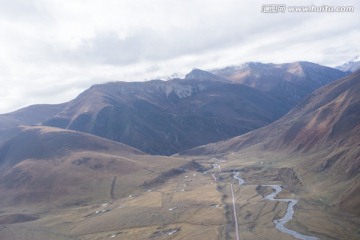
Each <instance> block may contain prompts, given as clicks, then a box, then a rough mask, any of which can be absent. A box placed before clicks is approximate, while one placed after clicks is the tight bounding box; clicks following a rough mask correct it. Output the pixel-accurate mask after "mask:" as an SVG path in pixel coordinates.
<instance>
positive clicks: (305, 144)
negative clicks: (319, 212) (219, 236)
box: [184, 71, 360, 214]
mask: <svg viewBox="0 0 360 240" xmlns="http://www.w3.org/2000/svg"><path fill="white" fill-rule="evenodd" d="M359 92H360V71H357V72H355V73H353V74H351V75H349V76H347V77H345V78H342V79H340V80H337V81H335V82H333V83H331V84H329V85H327V86H325V87H323V88H321V89H319V90H317V91H315V92H314V93H312V94H311V95H310V96H309V97H307V98H306V99H305V100H303V101H302V102H301V103H300V104H298V105H297V106H296V107H295V108H294V109H292V110H291V111H290V112H289V113H288V114H287V115H285V116H284V117H282V118H281V119H279V120H278V121H276V122H274V123H272V124H270V125H268V126H266V127H264V128H261V129H258V130H255V131H252V132H250V133H248V134H245V135H242V136H239V137H235V138H233V139H230V140H228V141H223V142H220V143H216V144H209V145H205V146H202V147H197V148H195V149H192V150H189V151H187V152H186V153H184V154H188V155H189V154H190V155H204V154H226V153H231V152H234V151H240V150H241V151H243V150H245V149H247V148H250V147H256V148H257V149H259V151H276V152H279V151H280V152H285V153H287V154H288V156H289V157H288V158H289V161H291V159H292V158H297V159H299V158H300V157H301V158H303V159H306V163H304V164H302V165H301V166H299V168H300V169H303V170H302V171H303V172H307V173H309V174H310V173H311V176H314V177H315V176H316V179H317V180H316V181H317V182H316V184H317V185H320V184H322V185H320V186H322V187H321V188H319V192H323V193H324V194H325V193H326V194H327V195H328V196H330V197H329V199H330V200H331V202H332V203H333V204H338V205H339V206H340V207H341V208H342V209H344V210H346V211H348V212H352V213H356V214H360V181H359V176H360V144H359V143H360V94H359ZM294 156H296V157H294ZM314 184H315V182H314ZM334 189H336V191H335V190H334Z"/></svg>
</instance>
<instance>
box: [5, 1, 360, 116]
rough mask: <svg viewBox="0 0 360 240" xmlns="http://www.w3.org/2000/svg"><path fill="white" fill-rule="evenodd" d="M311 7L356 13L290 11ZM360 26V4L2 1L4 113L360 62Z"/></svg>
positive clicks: (330, 2)
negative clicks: (132, 86) (272, 69)
mask: <svg viewBox="0 0 360 240" xmlns="http://www.w3.org/2000/svg"><path fill="white" fill-rule="evenodd" d="M268 4H287V5H286V9H285V11H284V12H281V13H267V12H262V9H263V10H265V11H267V9H269V8H268V6H269V5H268ZM290 4H291V5H290ZM311 5H314V6H322V5H326V6H353V7H354V12H346V13H345V12H312V13H309V12H289V11H288V7H289V6H311ZM359 22H360V1H358V0H343V1H338V0H312V1H308V0H291V1H285V0H221V1H220V0H218V1H214V0H102V1H99V0H11V1H9V0H0V83H1V87H0V113H5V112H11V111H14V110H17V109H19V108H22V107H25V106H28V105H31V104H40V103H62V102H66V101H69V100H71V99H73V98H75V97H76V96H77V95H78V94H79V93H81V92H82V91H84V90H85V89H87V88H89V87H90V86H91V85H93V84H100V83H104V82H109V81H145V80H151V79H169V78H170V77H172V76H183V75H184V74H186V73H188V72H190V71H191V70H192V69H193V68H200V69H204V70H208V69H214V68H222V67H226V66H230V65H240V64H242V63H245V62H249V61H260V62H272V63H284V62H294V61H299V60H303V61H311V62H316V63H319V64H322V65H327V66H337V65H341V64H343V63H345V62H347V61H349V60H354V59H359V55H360V44H359V42H360V26H359Z"/></svg>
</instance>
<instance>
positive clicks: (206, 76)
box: [185, 68, 224, 81]
mask: <svg viewBox="0 0 360 240" xmlns="http://www.w3.org/2000/svg"><path fill="white" fill-rule="evenodd" d="M185 80H201V81H203V80H215V81H224V79H223V78H221V77H219V76H216V75H215V74H212V73H210V72H207V71H204V70H201V69H197V68H195V69H193V70H192V71H191V72H190V73H188V74H186V76H185Z"/></svg>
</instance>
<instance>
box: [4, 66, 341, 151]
mask: <svg viewBox="0 0 360 240" xmlns="http://www.w3.org/2000/svg"><path fill="white" fill-rule="evenodd" d="M213 73H216V74H213ZM213 73H210V72H207V71H203V70H200V69H194V70H193V71H191V72H190V73H189V74H187V75H186V77H185V78H184V79H172V80H169V81H160V80H153V81H147V82H133V83H128V82H112V83H107V84H99V85H94V86H93V87H91V88H90V89H88V90H86V91H85V92H83V93H82V94H80V95H79V96H78V97H77V98H75V99H74V100H72V101H70V102H68V103H64V104H59V105H35V106H30V107H28V108H24V109H20V110H18V111H16V112H13V113H9V114H2V115H0V121H5V122H6V123H8V124H10V125H12V126H18V125H21V124H25V125H29V124H30V125H34V124H42V125H47V126H53V127H60V128H64V129H71V130H76V131H81V132H86V133H91V134H95V135H97V136H100V137H104V138H107V139H110V140H114V141H117V142H122V143H124V144H127V145H130V146H132V147H135V148H138V149H140V150H142V151H144V152H147V153H150V154H162V155H170V154H174V153H177V152H180V151H183V150H185V149H190V148H193V147H196V146H200V145H203V144H207V143H210V142H217V141H220V140H223V139H228V138H231V137H234V136H237V135H241V134H243V133H246V132H249V131H252V130H254V129H257V128H259V127H263V126H265V125H267V124H269V123H271V122H273V121H274V120H276V119H278V118H279V117H281V116H283V115H284V114H285V113H286V112H287V111H288V110H290V109H291V107H292V106H294V104H295V103H296V102H297V101H299V100H300V99H301V98H303V97H304V96H306V95H307V94H309V93H310V92H311V91H313V90H314V89H315V88H317V87H319V86H321V85H324V84H326V83H328V82H330V81H332V80H334V79H336V78H338V77H340V76H343V75H344V74H345V73H343V72H341V71H339V70H335V69H331V68H327V67H323V66H320V65H317V64H313V63H306V62H298V63H291V64H290V63H289V64H281V65H276V64H260V63H249V64H247V65H246V66H245V67H243V68H227V69H224V70H218V71H216V72H213ZM239 74H240V75H241V76H243V77H239V76H240V75H239ZM243 84H247V85H249V86H244V85H243ZM9 121H10V122H9ZM9 129H16V128H8V127H6V128H5V129H3V133H2V134H1V133H0V135H1V138H0V141H5V140H6V139H9V137H11V136H14V131H13V130H11V132H9ZM0 131H1V129H0ZM17 132H18V130H16V131H15V133H17Z"/></svg>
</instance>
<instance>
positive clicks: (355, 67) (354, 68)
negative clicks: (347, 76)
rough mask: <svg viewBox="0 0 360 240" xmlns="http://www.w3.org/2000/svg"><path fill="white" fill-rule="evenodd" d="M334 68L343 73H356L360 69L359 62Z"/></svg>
mask: <svg viewBox="0 0 360 240" xmlns="http://www.w3.org/2000/svg"><path fill="white" fill-rule="evenodd" d="M335 68H336V69H339V70H341V71H344V72H356V71H357V70H359V69H360V61H350V62H347V63H344V64H343V65H340V66H337V67H335Z"/></svg>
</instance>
